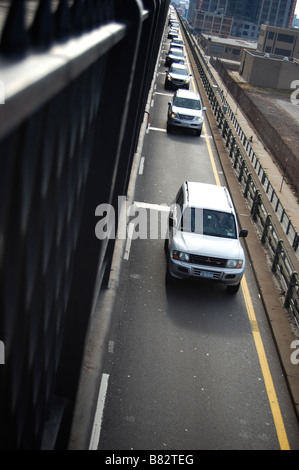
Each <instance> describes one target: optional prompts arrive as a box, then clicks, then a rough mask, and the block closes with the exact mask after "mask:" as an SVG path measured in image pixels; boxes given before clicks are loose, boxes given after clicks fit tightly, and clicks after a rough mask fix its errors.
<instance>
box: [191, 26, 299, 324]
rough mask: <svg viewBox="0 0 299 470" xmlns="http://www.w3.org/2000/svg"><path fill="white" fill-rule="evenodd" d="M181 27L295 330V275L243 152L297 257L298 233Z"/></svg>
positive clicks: (298, 304)
mask: <svg viewBox="0 0 299 470" xmlns="http://www.w3.org/2000/svg"><path fill="white" fill-rule="evenodd" d="M182 27H183V28H184V31H185V35H186V38H187V41H188V44H189V47H190V50H191V53H192V55H193V58H194V61H195V64H196V67H197V69H198V72H199V75H200V78H201V80H202V83H203V86H204V88H205V91H206V94H207V97H208V99H209V102H210V104H211V108H212V110H213V113H214V116H215V118H216V121H217V124H218V128H219V131H220V132H221V135H222V138H223V140H224V142H225V146H226V148H227V151H228V154H229V157H230V158H231V160H232V165H233V168H234V170H235V172H236V176H237V178H238V181H239V183H240V185H241V187H242V191H243V195H244V197H245V198H246V201H247V203H248V206H249V209H250V213H251V216H252V219H253V221H254V222H255V225H256V227H257V229H258V232H259V234H260V241H261V243H262V244H263V246H264V247H265V249H266V252H267V254H268V257H269V263H270V266H271V270H272V272H273V274H274V275H275V276H276V278H277V280H278V281H279V283H280V285H281V294H282V296H283V299H284V306H285V308H286V309H288V311H289V312H291V314H292V315H293V318H294V320H295V322H296V324H297V327H299V276H298V273H297V272H296V270H295V269H294V265H293V263H292V261H291V259H290V256H289V254H288V248H287V247H286V246H285V243H284V242H283V240H281V237H280V236H279V232H278V230H277V226H276V225H275V223H274V221H273V220H272V217H271V214H269V213H268V210H267V207H266V204H265V203H264V194H262V193H261V191H260V190H259V188H258V186H257V185H256V183H255V180H254V177H253V175H252V172H251V170H250V168H249V166H248V164H247V159H246V158H245V156H244V153H245V154H246V155H247V156H248V157H249V158H250V160H251V162H252V164H253V166H254V169H255V171H256V175H257V176H258V178H259V180H260V182H261V184H262V187H263V189H264V192H265V195H267V196H268V198H269V200H270V202H271V204H272V206H273V208H274V211H275V213H276V215H277V217H278V220H279V223H280V224H281V227H282V228H283V230H284V232H285V234H286V235H287V237H288V240H289V241H290V246H291V247H292V249H293V251H294V252H296V255H297V254H298V232H297V230H296V228H295V227H294V226H293V225H292V223H291V221H290V219H289V218H288V216H287V213H286V211H285V209H284V208H283V206H282V204H281V202H280V200H279V198H278V196H277V194H276V192H275V189H274V188H273V187H272V185H271V182H270V181H269V179H268V177H267V174H266V172H265V170H264V169H263V168H262V165H261V164H260V162H259V159H258V157H257V156H256V155H255V153H254V151H253V149H252V147H251V145H250V141H249V139H248V138H247V137H246V135H245V133H244V132H243V130H242V128H241V126H240V124H239V123H238V121H237V119H236V117H235V115H234V113H233V112H232V110H231V109H230V107H229V105H228V103H227V101H226V100H225V98H224V96H223V94H222V93H220V96H221V98H220V99H219V98H218V96H217V94H218V95H219V92H218V90H217V91H216V87H215V85H216V80H215V79H214V77H213V75H212V72H211V71H210V70H209V69H208V67H206V66H205V65H204V64H205V59H204V57H203V56H202V54H201V51H200V49H199V47H198V45H197V43H196V41H195V39H194V37H193V35H192V34H191V32H190V31H189V29H188V25H187V24H185V23H184V22H182ZM226 115H228V116H229V118H230V120H231V123H230V122H229V121H228V119H227V117H226ZM233 129H235V131H236V134H237V136H238V137H239V141H240V145H239V143H238V142H237V138H236V134H235V132H234V131H233ZM241 147H242V148H241Z"/></svg>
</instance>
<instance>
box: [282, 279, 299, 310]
mask: <svg viewBox="0 0 299 470" xmlns="http://www.w3.org/2000/svg"><path fill="white" fill-rule="evenodd" d="M296 286H299V278H298V273H297V272H296V271H294V272H293V273H292V275H291V279H290V283H289V287H288V291H287V293H286V298H285V301H284V306H285V307H286V308H289V306H290V304H291V298H292V297H293V291H294V288H295V287H296Z"/></svg>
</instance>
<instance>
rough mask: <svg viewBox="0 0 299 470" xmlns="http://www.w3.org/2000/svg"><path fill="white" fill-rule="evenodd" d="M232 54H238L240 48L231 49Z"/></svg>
mask: <svg viewBox="0 0 299 470" xmlns="http://www.w3.org/2000/svg"><path fill="white" fill-rule="evenodd" d="M232 55H240V49H233V50H232Z"/></svg>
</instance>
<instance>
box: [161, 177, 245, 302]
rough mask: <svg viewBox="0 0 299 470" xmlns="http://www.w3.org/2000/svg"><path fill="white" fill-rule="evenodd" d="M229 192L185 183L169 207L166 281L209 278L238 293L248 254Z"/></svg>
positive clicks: (218, 187)
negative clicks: (246, 253)
mask: <svg viewBox="0 0 299 470" xmlns="http://www.w3.org/2000/svg"><path fill="white" fill-rule="evenodd" d="M247 234H248V230H246V229H243V230H241V231H240V232H239V231H238V223H237V217H236V213H235V209H234V206H233V202H232V200H231V197H230V194H229V192H228V189H227V188H226V187H224V186H217V185H214V184H207V183H198V182H189V181H186V182H185V183H184V184H183V185H182V186H181V188H180V189H179V192H178V193H177V196H176V198H175V200H174V202H173V203H172V204H171V206H170V213H169V237H168V238H166V239H165V251H166V253H167V269H166V281H167V282H169V281H172V280H174V279H185V278H187V279H190V278H197V279H209V280H211V281H214V282H215V281H217V282H222V283H224V284H225V285H226V287H227V291H229V292H233V293H235V292H237V291H238V290H239V287H240V281H241V279H242V276H243V274H244V270H245V255H244V251H243V248H242V245H241V243H240V240H239V237H247Z"/></svg>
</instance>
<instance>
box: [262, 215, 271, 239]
mask: <svg viewBox="0 0 299 470" xmlns="http://www.w3.org/2000/svg"><path fill="white" fill-rule="evenodd" d="M270 225H272V217H271V214H268V215H267V217H266V222H265V227H264V230H263V233H262V238H261V242H262V243H265V241H266V238H267V235H268V230H269V227H270Z"/></svg>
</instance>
